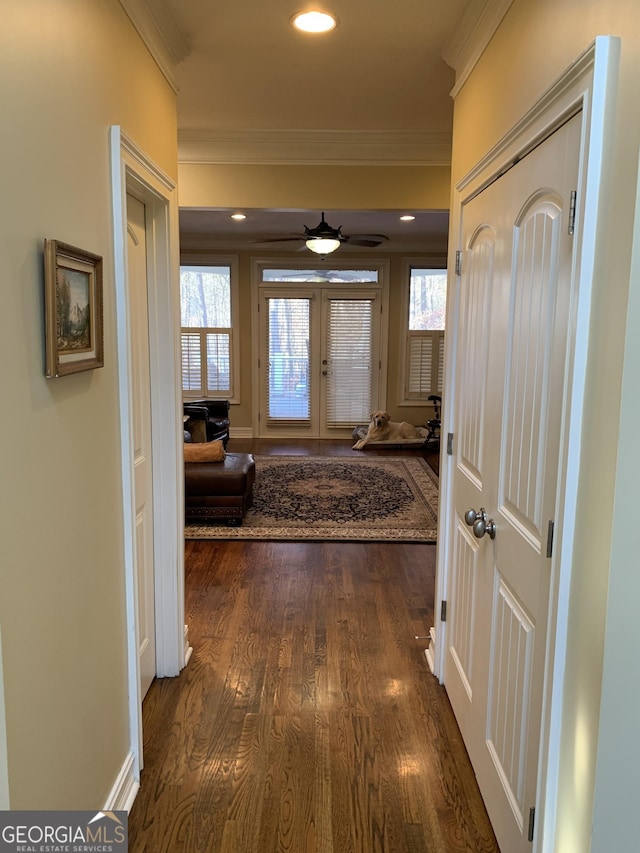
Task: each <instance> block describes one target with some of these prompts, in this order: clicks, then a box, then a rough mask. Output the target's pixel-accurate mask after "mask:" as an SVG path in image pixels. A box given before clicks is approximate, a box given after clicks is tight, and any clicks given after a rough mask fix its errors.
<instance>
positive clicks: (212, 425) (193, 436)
mask: <svg viewBox="0 0 640 853" xmlns="http://www.w3.org/2000/svg"><path fill="white" fill-rule="evenodd" d="M229 408H230V404H229V401H228V400H189V402H188V403H183V410H184V416H185V418H186V420H185V424H184V428H185V432H186V433H189V438H187V436H186V435H185V440H186V441H189V440H191V441H215V440H216V439H222V443H223V444H224V446H225V448H226V446H227V442H228V441H229V426H230V419H229Z"/></svg>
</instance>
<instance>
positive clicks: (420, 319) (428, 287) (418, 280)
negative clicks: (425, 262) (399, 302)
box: [409, 269, 447, 331]
mask: <svg viewBox="0 0 640 853" xmlns="http://www.w3.org/2000/svg"><path fill="white" fill-rule="evenodd" d="M446 304H447V272H446V270H426V269H412V270H411V285H410V292H409V329H410V330H411V331H424V330H429V329H440V330H442V329H444V323H445V312H446Z"/></svg>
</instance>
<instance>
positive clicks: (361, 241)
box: [345, 237, 387, 247]
mask: <svg viewBox="0 0 640 853" xmlns="http://www.w3.org/2000/svg"><path fill="white" fill-rule="evenodd" d="M384 239H385V240H386V239H387V238H386V237H385V238H384ZM383 242H384V240H373V239H368V238H366V237H346V239H345V243H348V244H349V245H350V246H370V247H373V246H379V245H380V243H383Z"/></svg>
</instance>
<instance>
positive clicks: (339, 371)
mask: <svg viewBox="0 0 640 853" xmlns="http://www.w3.org/2000/svg"><path fill="white" fill-rule="evenodd" d="M326 334H327V341H326V360H327V393H326V422H327V426H330V427H349V426H353V425H354V424H358V423H367V421H368V420H369V418H370V415H371V382H372V367H373V366H372V363H371V361H372V356H373V300H372V299H330V300H329V306H328V319H327V332H326Z"/></svg>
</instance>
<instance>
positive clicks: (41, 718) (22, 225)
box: [0, 0, 177, 809]
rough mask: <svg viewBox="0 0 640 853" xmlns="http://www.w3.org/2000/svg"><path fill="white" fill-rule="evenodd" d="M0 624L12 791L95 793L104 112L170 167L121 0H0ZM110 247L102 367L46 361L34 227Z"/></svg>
mask: <svg viewBox="0 0 640 853" xmlns="http://www.w3.org/2000/svg"><path fill="white" fill-rule="evenodd" d="M0 103H1V104H2V121H1V124H0V150H1V151H2V159H1V160H0V186H2V197H1V202H0V235H1V236H0V271H1V278H0V287H1V288H2V317H3V324H2V326H3V329H2V335H1V336H0V349H1V353H2V364H3V379H2V410H3V413H4V416H3V418H2V419H1V420H0V471H1V472H2V473H1V487H0V528H1V532H0V541H1V562H0V624H1V625H2V655H3V671H4V694H5V697H4V698H5V705H6V729H7V752H8V778H9V796H10V805H11V807H12V808H14V809H32V808H40V809H62V808H66V809H72V808H75V809H80V808H96V807H100V806H102V805H103V804H104V803H105V800H106V798H107V796H108V795H109V792H110V790H111V788H112V786H113V784H114V781H115V780H116V776H117V774H118V773H119V771H120V769H121V767H122V765H123V762H124V761H125V758H126V756H127V753H128V751H129V732H128V713H127V677H126V636H125V615H124V613H125V607H124V564H123V529H122V528H123V525H122V486H121V482H120V438H119V436H120V427H119V408H118V375H117V364H116V326H115V304H114V281H113V260H112V257H113V239H112V233H111V195H110V175H109V127H110V126H111V125H113V124H119V125H121V126H122V127H123V129H124V130H125V131H126V132H127V133H128V134H129V136H130V137H131V138H133V139H134V140H135V141H136V143H137V144H138V145H139V146H140V147H141V148H142V149H143V150H145V151H146V152H147V153H148V154H149V156H150V157H151V158H153V159H154V160H155V161H156V163H157V164H158V165H159V167H160V168H162V169H163V170H164V171H165V172H167V173H168V174H169V175H170V176H172V177H173V178H174V179H175V177H176V162H177V148H176V136H177V132H176V114H175V95H174V92H173V91H172V90H171V88H170V87H169V85H168V83H167V82H166V80H165V78H164V77H163V76H162V75H161V73H160V71H159V70H158V67H157V66H156V64H155V62H154V61H153V59H152V58H151V56H150V55H149V53H148V51H147V50H146V48H145V47H144V46H143V45H142V43H141V41H140V39H139V37H138V36H137V34H136V32H135V30H134V29H133V26H132V25H131V23H130V21H129V19H128V17H127V16H126V15H125V13H124V11H123V9H122V7H121V5H120V4H119V3H118V2H117V0H48V2H46V3H43V2H40V0H3V3H2V26H1V27H0ZM45 238H52V239H57V240H61V241H64V242H67V243H70V244H72V245H75V246H79V247H80V248H83V249H86V250H88V251H91V252H94V253H96V254H99V255H102V257H103V259H104V332H105V366H104V368H102V369H99V370H95V371H91V372H85V373H79V374H75V375H70V376H66V377H63V378H61V379H56V380H47V379H45V376H44V305H43V241H44V239H45Z"/></svg>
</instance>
